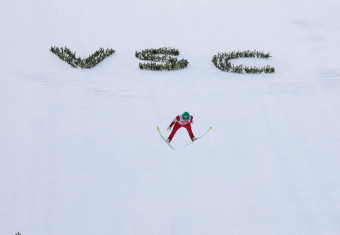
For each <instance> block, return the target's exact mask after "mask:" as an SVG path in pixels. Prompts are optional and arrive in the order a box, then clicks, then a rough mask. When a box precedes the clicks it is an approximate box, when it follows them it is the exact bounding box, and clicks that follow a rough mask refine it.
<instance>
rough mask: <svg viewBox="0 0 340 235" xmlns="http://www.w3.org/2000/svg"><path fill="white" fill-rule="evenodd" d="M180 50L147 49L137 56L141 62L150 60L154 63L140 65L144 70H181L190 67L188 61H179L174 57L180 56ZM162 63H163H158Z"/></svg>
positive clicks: (165, 48) (136, 54) (164, 48)
mask: <svg viewBox="0 0 340 235" xmlns="http://www.w3.org/2000/svg"><path fill="white" fill-rule="evenodd" d="M179 54H180V53H179V50H178V49H174V48H170V47H169V48H167V47H162V48H159V49H153V48H152V49H146V50H143V51H140V52H137V51H136V53H135V56H136V57H137V58H139V59H141V60H149V61H152V62H153V63H139V68H140V69H142V70H155V71H161V70H168V71H169V70H180V69H184V68H186V67H187V66H188V64H189V62H188V61H187V60H186V59H181V60H177V58H176V57H174V56H179ZM157 62H161V63H157Z"/></svg>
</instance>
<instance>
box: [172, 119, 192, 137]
mask: <svg viewBox="0 0 340 235" xmlns="http://www.w3.org/2000/svg"><path fill="white" fill-rule="evenodd" d="M191 123H193V116H191V115H190V117H189V120H183V118H182V115H178V116H177V117H176V118H175V119H174V120H173V121H172V123H171V124H170V128H171V127H172V126H173V125H175V126H174V128H173V129H172V131H171V133H170V135H169V137H168V139H169V141H171V140H172V138H173V137H174V135H175V134H176V132H177V131H178V129H179V128H181V127H185V129H187V131H188V134H189V136H190V138H191V140H192V139H193V138H194V134H193V133H192V130H191V125H190V124H191Z"/></svg>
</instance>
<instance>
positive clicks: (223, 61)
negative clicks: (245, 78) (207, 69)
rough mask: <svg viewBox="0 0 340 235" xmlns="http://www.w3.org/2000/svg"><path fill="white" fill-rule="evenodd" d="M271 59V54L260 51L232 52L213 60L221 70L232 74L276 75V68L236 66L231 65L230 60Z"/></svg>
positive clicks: (221, 54)
mask: <svg viewBox="0 0 340 235" xmlns="http://www.w3.org/2000/svg"><path fill="white" fill-rule="evenodd" d="M269 57H271V56H270V54H269V53H267V54H265V53H263V52H259V51H256V50H254V51H249V50H248V51H232V52H229V53H218V54H217V55H214V56H213V58H212V62H213V64H214V65H215V66H216V67H217V68H218V69H220V70H222V71H225V72H231V73H248V74H255V73H274V72H275V68H274V67H271V66H270V65H267V66H266V67H261V68H258V67H246V66H243V65H238V66H235V65H233V64H231V62H230V60H232V59H237V58H263V59H267V58H269Z"/></svg>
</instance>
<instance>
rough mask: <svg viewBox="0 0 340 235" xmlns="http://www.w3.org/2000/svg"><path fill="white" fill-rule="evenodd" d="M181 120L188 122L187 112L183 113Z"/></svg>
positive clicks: (188, 115)
mask: <svg viewBox="0 0 340 235" xmlns="http://www.w3.org/2000/svg"><path fill="white" fill-rule="evenodd" d="M182 118H183V120H185V121H187V120H189V118H190V114H189V113H188V112H184V113H183V114H182Z"/></svg>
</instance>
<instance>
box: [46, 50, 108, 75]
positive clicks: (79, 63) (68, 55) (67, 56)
mask: <svg viewBox="0 0 340 235" xmlns="http://www.w3.org/2000/svg"><path fill="white" fill-rule="evenodd" d="M50 51H51V52H52V53H54V54H56V55H57V56H58V57H59V58H60V59H61V60H63V61H65V62H66V63H68V64H69V65H71V66H72V67H74V68H78V67H80V68H82V69H84V68H85V69H90V68H93V67H94V66H96V65H97V64H98V63H100V62H102V61H103V60H104V59H105V58H107V57H109V56H110V55H112V54H113V53H115V50H113V49H109V48H108V49H106V50H104V48H99V50H97V51H95V52H94V53H93V54H92V55H90V56H89V57H87V58H86V59H82V58H81V57H77V56H76V53H75V52H72V51H71V50H70V49H68V48H67V47H64V48H63V47H61V48H59V47H56V46H53V47H52V46H51V48H50Z"/></svg>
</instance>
